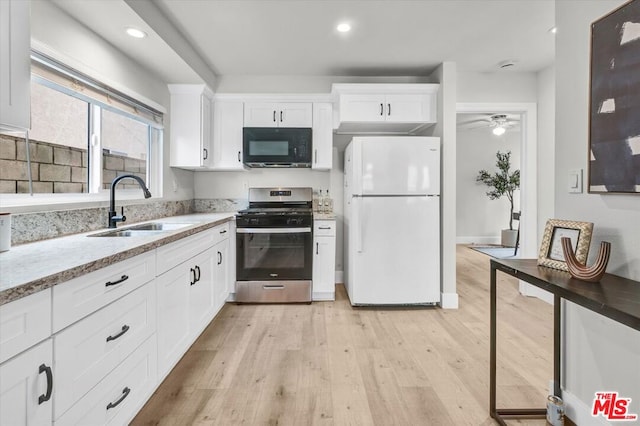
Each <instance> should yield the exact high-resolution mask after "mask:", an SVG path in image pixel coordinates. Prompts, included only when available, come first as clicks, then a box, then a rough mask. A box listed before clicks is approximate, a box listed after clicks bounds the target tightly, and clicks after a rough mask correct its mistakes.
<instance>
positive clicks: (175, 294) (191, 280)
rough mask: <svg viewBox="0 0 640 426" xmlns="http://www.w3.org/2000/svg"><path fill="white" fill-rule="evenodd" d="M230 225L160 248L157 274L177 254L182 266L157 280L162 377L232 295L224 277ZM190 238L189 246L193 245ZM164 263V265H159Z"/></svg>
mask: <svg viewBox="0 0 640 426" xmlns="http://www.w3.org/2000/svg"><path fill="white" fill-rule="evenodd" d="M230 229H231V227H230V225H229V224H228V223H225V224H222V225H219V226H216V227H214V228H212V229H210V230H207V231H203V232H201V233H200V234H196V235H194V236H192V237H189V238H185V239H183V240H180V241H177V242H175V243H172V244H168V245H166V246H164V247H161V248H159V249H158V270H161V269H163V268H166V264H171V261H170V260H169V259H174V261H175V258H176V256H177V255H176V256H174V255H172V254H174V253H176V254H177V253H180V259H185V260H184V261H183V262H182V263H180V264H178V265H176V266H174V267H173V268H171V269H169V270H168V271H166V272H164V273H162V275H160V276H158V277H157V278H156V288H157V292H158V375H159V376H160V378H161V379H162V378H164V377H165V376H166V375H167V374H168V373H169V371H171V369H172V368H173V366H174V365H175V364H176V363H177V362H178V360H179V359H180V358H181V357H182V355H184V353H185V352H186V351H187V349H188V348H189V345H191V344H192V343H193V342H194V341H195V340H196V338H197V337H198V336H199V335H200V333H201V332H202V330H203V329H204V328H205V327H206V326H207V325H208V324H209V322H210V321H211V320H212V319H213V317H214V316H215V314H216V313H217V312H218V311H219V310H220V308H222V306H223V305H224V302H225V301H226V299H227V296H228V288H229V285H228V282H227V280H228V279H229V277H228V273H227V272H226V269H227V268H226V265H227V261H226V259H227V257H228V251H229V249H228V247H229V234H230ZM189 239H191V242H190V240H189ZM161 259H166V261H165V262H163V263H164V265H165V266H160V262H161Z"/></svg>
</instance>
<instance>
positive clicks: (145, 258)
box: [53, 251, 156, 333]
mask: <svg viewBox="0 0 640 426" xmlns="http://www.w3.org/2000/svg"><path fill="white" fill-rule="evenodd" d="M155 266H156V256H155V251H150V252H147V253H144V254H141V255H139V256H136V257H133V258H131V259H127V260H123V261H122V262H118V263H116V264H114V265H110V266H107V267H106V268H102V269H100V270H98V271H95V272H91V273H89V274H86V275H83V276H81V277H78V278H74V279H72V280H70V281H67V282H66V283H63V284H59V285H56V286H54V287H53V332H54V333H55V332H57V331H60V330H62V329H63V328H65V327H67V326H69V325H71V324H73V323H74V322H76V321H78V320H79V319H81V318H84V317H85V316H87V315H89V314H90V313H92V312H95V311H97V310H98V309H100V308H101V307H103V306H105V305H107V304H109V303H111V302H113V301H114V300H116V299H119V298H120V297H122V296H124V295H125V294H127V293H129V292H131V291H133V290H135V289H136V288H138V287H140V286H141V285H143V284H145V283H147V282H149V281H151V280H152V279H153V278H154V277H155V275H156V267H155Z"/></svg>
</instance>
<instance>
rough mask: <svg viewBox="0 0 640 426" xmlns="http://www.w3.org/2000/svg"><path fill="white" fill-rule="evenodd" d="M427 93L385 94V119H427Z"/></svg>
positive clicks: (418, 120) (421, 120)
mask: <svg viewBox="0 0 640 426" xmlns="http://www.w3.org/2000/svg"><path fill="white" fill-rule="evenodd" d="M428 101H429V96H428V95H423V94H420V95H387V96H386V105H385V108H386V110H385V111H386V112H385V115H386V120H387V121H392V122H396V123H402V122H409V123H420V122H426V121H429V102H428Z"/></svg>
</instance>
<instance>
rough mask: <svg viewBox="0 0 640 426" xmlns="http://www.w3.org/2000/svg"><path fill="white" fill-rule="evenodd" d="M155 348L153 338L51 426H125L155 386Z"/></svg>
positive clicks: (156, 380)
mask: <svg viewBox="0 0 640 426" xmlns="http://www.w3.org/2000/svg"><path fill="white" fill-rule="evenodd" d="M156 349H157V347H156V339H155V335H153V336H151V337H149V338H148V339H147V340H146V341H145V342H143V343H142V345H141V346H140V347H139V348H138V349H137V350H136V351H135V352H134V353H133V354H131V355H130V356H129V357H128V358H127V359H125V360H124V361H123V362H122V363H121V364H120V365H118V366H117V367H116V368H115V370H113V372H111V374H109V375H108V376H107V377H105V378H104V379H103V380H102V381H100V383H98V384H97V385H96V386H95V387H94V388H93V389H91V391H90V392H87V394H86V395H84V396H83V397H82V399H80V401H78V403H77V404H75V405H74V406H73V407H71V409H69V410H68V411H67V412H66V413H65V414H64V415H63V416H62V417H60V419H57V420H56V421H55V423H54V424H55V425H56V426H57V425H78V426H85V425H124V424H128V423H129V421H130V420H131V419H132V418H133V417H134V416H135V415H136V413H137V412H138V410H139V409H140V408H141V407H142V405H143V404H144V403H145V401H146V400H147V398H149V396H150V395H151V393H152V392H153V390H154V389H155V388H156V386H157V384H158V378H157V365H156V360H157V358H156Z"/></svg>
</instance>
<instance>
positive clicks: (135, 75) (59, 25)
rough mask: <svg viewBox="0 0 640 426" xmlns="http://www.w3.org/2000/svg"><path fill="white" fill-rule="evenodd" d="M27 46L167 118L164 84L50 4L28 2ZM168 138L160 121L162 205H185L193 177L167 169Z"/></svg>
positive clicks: (166, 91) (186, 173) (45, 2)
mask: <svg viewBox="0 0 640 426" xmlns="http://www.w3.org/2000/svg"><path fill="white" fill-rule="evenodd" d="M31 40H32V41H31V43H32V47H34V48H36V49H37V50H40V51H43V53H45V54H47V55H50V56H52V57H54V58H55V59H58V60H60V61H62V62H64V63H65V64H67V65H69V66H71V67H73V68H76V69H78V70H79V71H82V72H84V73H86V74H88V75H90V76H91V77H93V78H95V79H97V80H99V81H102V82H104V83H105V84H107V85H110V86H112V87H113V88H115V89H117V90H120V91H122V92H124V93H127V94H129V95H131V96H133V97H134V98H136V99H138V100H140V101H142V102H148V103H149V104H151V106H155V107H159V108H162V109H165V110H166V111H167V112H168V113H170V111H169V104H170V102H169V91H168V89H167V85H166V83H165V82H163V81H161V79H160V78H159V77H157V76H156V75H155V74H154V73H153V72H151V71H150V70H147V69H145V68H142V67H141V66H140V65H138V64H137V63H136V62H135V61H134V60H132V59H131V58H129V57H128V56H126V55H124V54H123V53H122V52H120V51H119V50H117V49H116V48H114V47H113V46H112V45H111V44H109V43H108V42H106V41H105V40H104V39H102V38H100V37H99V36H97V35H96V34H95V33H93V32H92V31H91V30H90V29H88V28H87V27H85V26H84V25H82V24H80V23H79V22H77V21H76V20H74V19H73V18H71V17H69V16H68V15H67V14H65V13H64V12H63V11H61V10H60V9H59V8H58V7H56V6H55V5H54V4H53V3H52V2H49V1H33V2H31ZM166 118H168V117H166ZM169 132H170V128H169V120H168V119H166V120H165V129H164V147H163V148H164V149H163V154H164V161H163V163H164V166H163V172H164V188H163V199H165V200H187V199H191V198H193V173H192V172H188V171H184V170H177V169H171V168H169ZM174 183H175V185H174ZM174 187H175V188H176V190H175V191H174ZM102 204H104V203H102ZM43 208H46V206H39V207H37V208H36V207H34V209H33V210H36V209H38V210H42V209H43Z"/></svg>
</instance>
